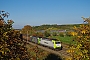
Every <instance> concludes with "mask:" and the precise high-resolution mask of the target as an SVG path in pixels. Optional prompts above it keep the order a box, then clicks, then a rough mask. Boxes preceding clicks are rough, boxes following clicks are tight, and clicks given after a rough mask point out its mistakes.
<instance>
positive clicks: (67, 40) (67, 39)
mask: <svg viewBox="0 0 90 60" xmlns="http://www.w3.org/2000/svg"><path fill="white" fill-rule="evenodd" d="M51 38H56V39H58V40H60V41H61V42H62V43H65V44H75V42H73V41H72V40H73V38H74V37H73V36H70V37H69V36H65V37H61V36H52V37H51Z"/></svg>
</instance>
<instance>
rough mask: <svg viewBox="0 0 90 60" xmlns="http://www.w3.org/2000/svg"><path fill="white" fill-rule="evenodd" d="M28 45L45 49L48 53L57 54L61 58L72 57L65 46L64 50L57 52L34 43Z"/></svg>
mask: <svg viewBox="0 0 90 60" xmlns="http://www.w3.org/2000/svg"><path fill="white" fill-rule="evenodd" d="M27 44H29V45H33V46H37V47H38V48H41V49H43V50H45V51H48V52H50V53H53V54H56V55H58V56H60V57H63V58H68V57H70V55H69V54H68V53H67V52H66V51H67V48H65V47H64V46H63V49H62V50H58V51H56V50H53V49H50V48H48V47H44V46H41V45H38V44H35V43H32V42H27Z"/></svg>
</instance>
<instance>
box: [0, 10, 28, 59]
mask: <svg viewBox="0 0 90 60" xmlns="http://www.w3.org/2000/svg"><path fill="white" fill-rule="evenodd" d="M8 14H9V13H6V12H5V11H0V23H1V24H0V60H25V59H27V60H29V57H28V54H27V52H26V50H27V49H26V48H25V43H24V42H23V41H22V40H21V39H20V32H19V31H15V30H14V29H13V28H12V24H13V23H14V22H13V21H12V20H8V21H7V22H5V21H4V18H5V17H8Z"/></svg>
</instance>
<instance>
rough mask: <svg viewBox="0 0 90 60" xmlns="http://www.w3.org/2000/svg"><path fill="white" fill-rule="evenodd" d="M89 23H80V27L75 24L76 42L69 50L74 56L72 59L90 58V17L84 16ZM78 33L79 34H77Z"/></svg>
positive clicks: (84, 59) (87, 59)
mask: <svg viewBox="0 0 90 60" xmlns="http://www.w3.org/2000/svg"><path fill="white" fill-rule="evenodd" d="M83 19H84V22H87V24H82V25H80V27H79V28H77V27H75V26H74V33H73V36H75V38H74V40H73V41H75V42H76V44H74V45H71V46H70V49H69V50H68V52H69V53H70V54H71V56H72V58H71V59H72V60H89V59H90V18H84V17H83ZM76 33H77V35H75V34H76Z"/></svg>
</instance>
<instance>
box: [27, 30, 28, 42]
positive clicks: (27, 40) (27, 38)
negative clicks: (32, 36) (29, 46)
mask: <svg viewBox="0 0 90 60" xmlns="http://www.w3.org/2000/svg"><path fill="white" fill-rule="evenodd" d="M27 43H28V31H27Z"/></svg>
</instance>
